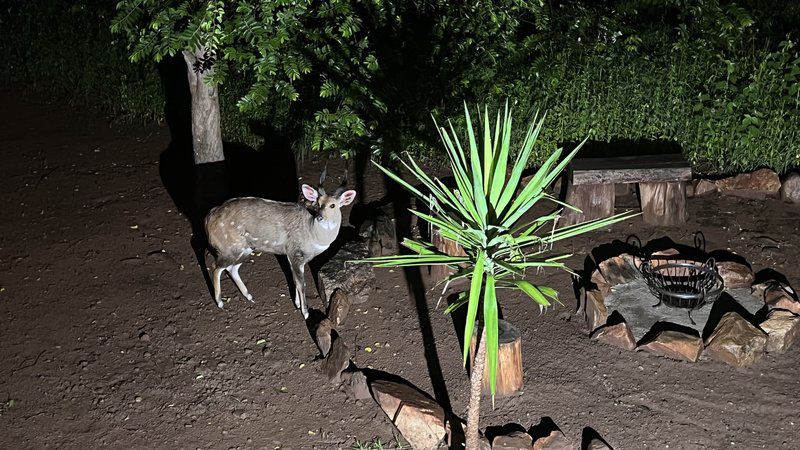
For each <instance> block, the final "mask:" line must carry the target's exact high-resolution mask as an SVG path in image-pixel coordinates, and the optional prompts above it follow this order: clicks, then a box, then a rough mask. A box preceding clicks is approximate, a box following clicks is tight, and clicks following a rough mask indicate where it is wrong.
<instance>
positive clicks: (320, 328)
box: [314, 319, 332, 357]
mask: <svg viewBox="0 0 800 450" xmlns="http://www.w3.org/2000/svg"><path fill="white" fill-rule="evenodd" d="M331 331H332V327H331V321H330V320H328V319H323V320H322V321H320V323H319V324H318V325H317V329H316V330H315V332H314V334H315V335H316V337H317V347H319V351H320V352H321V353H322V356H323V357H324V356H328V352H329V351H331V339H332V337H331Z"/></svg>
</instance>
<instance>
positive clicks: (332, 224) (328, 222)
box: [319, 220, 339, 230]
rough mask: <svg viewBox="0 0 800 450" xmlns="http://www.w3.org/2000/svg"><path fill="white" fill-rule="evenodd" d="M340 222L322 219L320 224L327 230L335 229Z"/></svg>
mask: <svg viewBox="0 0 800 450" xmlns="http://www.w3.org/2000/svg"><path fill="white" fill-rule="evenodd" d="M338 225H339V224H337V223H336V222H334V221H332V220H320V221H319V226H321V227H322V228H323V229H325V230H335V229H336V227H337V226H338Z"/></svg>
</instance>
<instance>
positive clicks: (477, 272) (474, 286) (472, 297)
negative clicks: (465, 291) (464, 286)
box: [464, 250, 486, 366]
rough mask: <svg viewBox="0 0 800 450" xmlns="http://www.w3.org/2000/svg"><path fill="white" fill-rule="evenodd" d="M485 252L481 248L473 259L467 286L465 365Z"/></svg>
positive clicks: (481, 278)
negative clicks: (473, 266)
mask: <svg viewBox="0 0 800 450" xmlns="http://www.w3.org/2000/svg"><path fill="white" fill-rule="evenodd" d="M485 259H486V254H485V253H484V252H483V251H482V250H481V251H479V252H478V257H477V258H476V259H475V269H474V270H473V271H472V282H471V283H470V286H469V306H468V307H467V321H466V323H465V324H464V365H465V366H466V365H467V355H469V343H470V339H472V330H473V329H474V328H475V317H477V315H478V303H480V301H481V287H482V286H483V264H484V261H485Z"/></svg>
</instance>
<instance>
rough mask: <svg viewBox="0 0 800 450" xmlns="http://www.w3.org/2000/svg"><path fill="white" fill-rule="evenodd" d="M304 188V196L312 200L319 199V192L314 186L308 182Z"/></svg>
mask: <svg viewBox="0 0 800 450" xmlns="http://www.w3.org/2000/svg"><path fill="white" fill-rule="evenodd" d="M302 189H303V197H305V198H306V200H308V201H310V202H315V201H317V197H319V193H318V192H317V190H316V189H314V188H313V187H311V186H309V185H307V184H304V185H303V187H302Z"/></svg>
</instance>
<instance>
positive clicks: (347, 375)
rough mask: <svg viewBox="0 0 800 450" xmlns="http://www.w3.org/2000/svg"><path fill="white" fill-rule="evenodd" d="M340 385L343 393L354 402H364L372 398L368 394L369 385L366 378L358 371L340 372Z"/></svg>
mask: <svg viewBox="0 0 800 450" xmlns="http://www.w3.org/2000/svg"><path fill="white" fill-rule="evenodd" d="M341 378H342V385H343V386H344V388H345V392H346V393H347V395H348V396H350V397H351V398H354V399H356V400H366V399H368V398H372V394H371V393H370V392H369V385H368V383H367V376H366V375H364V372H362V371H360V370H353V371H345V372H342V375H341Z"/></svg>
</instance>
